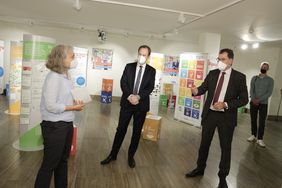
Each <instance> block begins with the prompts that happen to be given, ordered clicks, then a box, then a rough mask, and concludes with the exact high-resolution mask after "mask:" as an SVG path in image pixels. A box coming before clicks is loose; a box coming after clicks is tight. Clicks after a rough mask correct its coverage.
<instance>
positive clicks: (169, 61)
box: [163, 56, 179, 76]
mask: <svg viewBox="0 0 282 188" xmlns="http://www.w3.org/2000/svg"><path fill="white" fill-rule="evenodd" d="M178 71H179V57H177V56H165V64H164V70H163V72H164V75H167V76H177V75H178Z"/></svg>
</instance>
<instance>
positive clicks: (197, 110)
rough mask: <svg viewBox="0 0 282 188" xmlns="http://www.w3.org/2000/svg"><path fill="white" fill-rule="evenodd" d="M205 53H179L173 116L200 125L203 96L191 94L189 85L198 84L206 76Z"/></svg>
mask: <svg viewBox="0 0 282 188" xmlns="http://www.w3.org/2000/svg"><path fill="white" fill-rule="evenodd" d="M206 69H207V54H202V53H185V54H181V55H180V66H179V86H178V97H177V102H176V108H175V118H176V119H178V120H180V121H183V122H186V123H189V124H192V125H194V126H201V112H202V109H203V103H204V96H203V95H202V96H195V97H193V96H192V92H191V87H193V86H196V87H198V86H200V85H201V84H202V82H203V80H204V78H205V76H206Z"/></svg>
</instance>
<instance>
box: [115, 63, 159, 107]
mask: <svg viewBox="0 0 282 188" xmlns="http://www.w3.org/2000/svg"><path fill="white" fill-rule="evenodd" d="M136 66H137V62H134V63H129V64H127V65H126V66H125V69H124V71H123V74H122V77H121V80H120V87H121V90H122V96H121V101H120V106H121V107H122V108H138V109H139V110H141V111H146V112H147V111H149V110H150V97H149V96H150V94H151V93H152V91H153V89H154V86H155V75H156V70H155V69H154V68H153V67H151V66H150V65H148V64H147V65H146V68H145V72H144V75H143V78H142V81H141V85H140V89H139V96H140V100H139V104H138V105H137V106H135V105H132V104H131V103H130V102H129V101H128V100H127V98H128V96H129V95H131V94H132V93H133V87H134V81H135V74H136Z"/></svg>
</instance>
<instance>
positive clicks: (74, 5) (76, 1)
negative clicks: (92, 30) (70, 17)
mask: <svg viewBox="0 0 282 188" xmlns="http://www.w3.org/2000/svg"><path fill="white" fill-rule="evenodd" d="M73 8H75V9H76V10H77V11H79V10H80V9H81V4H80V1H79V0H74V4H73Z"/></svg>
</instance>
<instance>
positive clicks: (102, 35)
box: [97, 29, 107, 43]
mask: <svg viewBox="0 0 282 188" xmlns="http://www.w3.org/2000/svg"><path fill="white" fill-rule="evenodd" d="M97 38H98V41H99V42H102V43H104V42H106V40H107V37H106V31H103V30H100V29H98V36H97Z"/></svg>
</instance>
